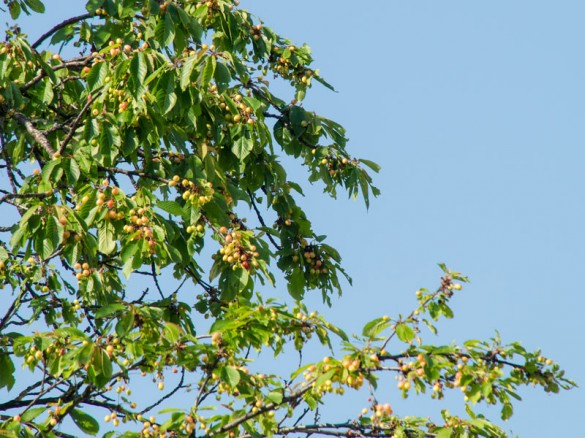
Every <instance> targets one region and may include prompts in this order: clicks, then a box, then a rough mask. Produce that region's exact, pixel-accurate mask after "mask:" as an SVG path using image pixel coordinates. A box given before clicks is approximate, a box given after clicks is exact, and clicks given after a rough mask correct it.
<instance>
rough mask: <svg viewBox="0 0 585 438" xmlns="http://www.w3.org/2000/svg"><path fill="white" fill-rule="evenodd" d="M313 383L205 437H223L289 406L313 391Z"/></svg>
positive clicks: (308, 383)
mask: <svg viewBox="0 0 585 438" xmlns="http://www.w3.org/2000/svg"><path fill="white" fill-rule="evenodd" d="M312 383H313V381H311V382H307V383H306V384H305V386H304V387H303V388H301V389H299V390H297V391H296V392H294V393H292V394H291V395H289V396H286V397H283V398H282V402H280V403H268V404H266V405H264V406H262V407H261V408H259V409H258V410H257V411H256V412H252V411H250V412H248V413H247V414H246V415H243V416H241V417H240V418H236V419H235V420H233V421H230V422H229V423H227V424H225V425H223V426H221V427H220V428H218V429H216V430H214V431H212V432H211V433H210V434H209V435H205V438H208V437H212V436H215V435H221V434H222V433H224V432H228V431H230V430H232V429H234V428H236V427H238V426H239V425H240V424H242V423H245V422H246V421H248V420H249V419H251V418H254V417H257V416H258V415H261V414H263V413H265V412H268V411H271V410H273V409H274V408H276V407H278V406H281V405H287V404H289V403H290V402H292V401H297V400H298V399H299V398H300V397H302V396H303V394H304V393H306V392H307V391H309V390H310V389H311V387H312V386H311V385H312Z"/></svg>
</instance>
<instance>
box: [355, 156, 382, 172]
mask: <svg viewBox="0 0 585 438" xmlns="http://www.w3.org/2000/svg"><path fill="white" fill-rule="evenodd" d="M359 162H360V163H362V164H365V165H366V166H368V167H369V168H370V169H372V170H373V171H374V172H376V173H378V172H379V171H380V169H381V167H380V165H379V164H377V163H374V162H373V161H370V160H365V159H363V158H360V159H359Z"/></svg>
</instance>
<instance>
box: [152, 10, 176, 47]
mask: <svg viewBox="0 0 585 438" xmlns="http://www.w3.org/2000/svg"><path fill="white" fill-rule="evenodd" d="M154 36H155V38H156V40H157V41H158V42H159V43H160V45H161V46H163V47H166V46H169V45H170V44H171V43H172V42H173V38H175V25H174V23H173V19H172V17H171V14H165V15H164V20H159V22H158V23H157V25H156V27H155V29H154Z"/></svg>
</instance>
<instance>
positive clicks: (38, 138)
mask: <svg viewBox="0 0 585 438" xmlns="http://www.w3.org/2000/svg"><path fill="white" fill-rule="evenodd" d="M12 117H13V118H14V120H16V121H17V122H18V123H20V124H21V125H22V126H24V127H25V129H26V132H28V133H29V134H30V136H31V137H32V138H33V139H34V141H35V142H36V143H37V144H39V145H40V146H42V148H43V149H44V150H46V151H47V152H48V154H49V156H50V157H52V156H53V155H54V154H55V150H54V149H53V147H52V146H51V143H50V142H49V140H48V139H47V137H45V135H44V134H43V133H42V132H41V131H39V130H38V129H37V128H35V126H34V125H33V123H32V122H31V121H30V119H29V118H27V117H26V116H25V115H24V114H22V113H19V112H16V111H15V112H14V113H13V114H12Z"/></svg>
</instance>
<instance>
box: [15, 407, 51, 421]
mask: <svg viewBox="0 0 585 438" xmlns="http://www.w3.org/2000/svg"><path fill="white" fill-rule="evenodd" d="M44 412H47V408H46V407H45V406H41V407H39V408H32V409H29V410H28V411H26V412H25V413H24V414H22V417H21V418H20V422H21V423H28V422H30V421H32V420H34V419H35V418H37V417H38V416H39V415H41V414H42V413H44Z"/></svg>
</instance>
